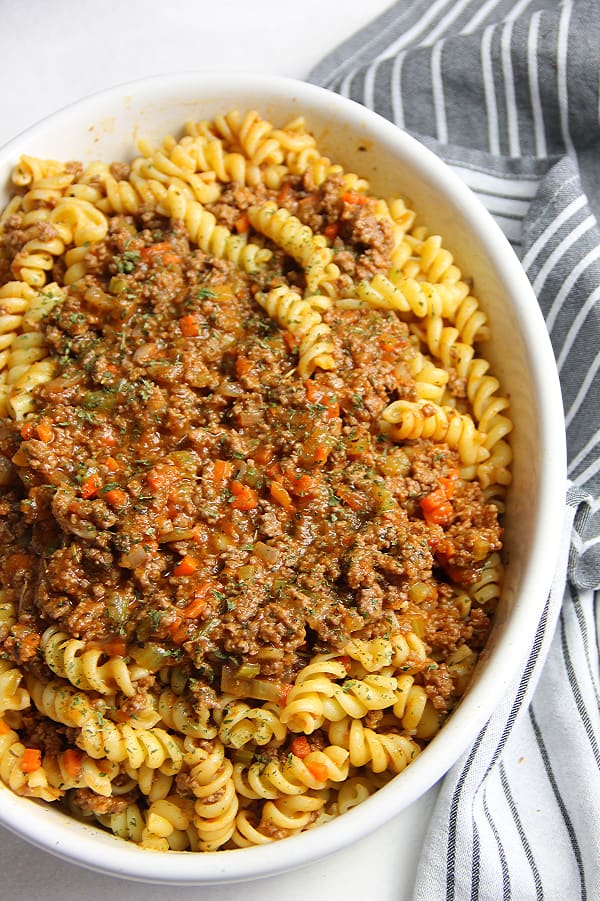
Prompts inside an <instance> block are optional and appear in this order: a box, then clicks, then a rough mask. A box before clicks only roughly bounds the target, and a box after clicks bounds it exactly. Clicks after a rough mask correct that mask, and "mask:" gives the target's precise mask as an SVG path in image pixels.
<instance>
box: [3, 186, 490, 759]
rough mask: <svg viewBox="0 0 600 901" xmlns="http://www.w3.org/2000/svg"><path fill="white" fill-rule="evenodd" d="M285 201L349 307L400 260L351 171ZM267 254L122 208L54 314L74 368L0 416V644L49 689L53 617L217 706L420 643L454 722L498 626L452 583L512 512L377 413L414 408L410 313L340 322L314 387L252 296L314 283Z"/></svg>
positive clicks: (235, 203) (453, 460)
mask: <svg viewBox="0 0 600 901" xmlns="http://www.w3.org/2000/svg"><path fill="white" fill-rule="evenodd" d="M269 193H270V192H269V191H267V189H265V188H262V187H261V188H259V189H249V188H242V187H240V186H233V187H231V188H228V189H226V190H225V191H224V192H223V194H222V196H221V198H220V200H219V202H218V203H216V204H214V206H213V210H214V212H215V213H216V214H217V215H218V217H219V220H220V221H222V222H224V223H226V224H228V225H229V226H230V227H231V228H235V227H236V223H238V224H239V222H240V217H243V215H244V213H245V211H246V210H247V208H248V207H249V206H250V204H251V203H255V202H257V199H258V200H259V201H262V200H263V199H264V198H265V197H268V196H269ZM279 201H280V202H281V203H283V205H285V206H287V208H288V209H289V210H290V211H292V212H293V213H294V214H295V215H297V216H299V217H300V218H301V219H302V220H303V221H305V222H307V223H309V224H311V226H312V227H313V228H321V229H323V228H325V229H326V228H327V226H328V225H332V224H333V223H335V229H333V230H332V229H330V234H331V236H332V237H333V238H334V242H333V247H334V250H335V254H336V256H335V257H334V260H336V262H337V263H338V264H339V269H340V273H341V274H340V282H339V286H338V287H339V288H340V289H341V290H342V293H343V287H344V284H345V281H348V279H350V278H356V277H358V278H362V277H366V276H369V275H373V274H376V273H377V272H380V271H381V272H384V271H386V270H387V269H389V265H390V256H389V255H390V250H391V240H390V236H389V234H388V233H387V232H386V228H385V224H384V223H383V224H382V223H381V222H380V221H379V220H377V219H376V218H375V216H374V215H373V209H372V207H371V206H370V205H369V204H367V205H360V206H358V205H357V204H355V203H352V202H351V201H345V200H340V191H339V184H338V183H336V177H335V176H334V177H333V178H331V179H329V180H328V181H326V182H325V184H324V185H323V186H321V187H320V188H318V189H317V188H315V186H314V185H313V184H311V182H310V179H309V178H304V179H301V178H296V179H290V180H289V183H288V184H286V190H285V192H284V193H283V196H280V197H279ZM241 221H242V222H243V219H242V220H241ZM18 226H19V222H18V216H17V217H15V218H14V221H12V222H9V223H8V228H7V229H6V234H7V235H8V236H9V238H7V237H5V238H4V240H5V245H6V243H7V242H8V241H9V240H10V242H12V245H15V244H16V245H18V242H19V238H18V235H19V227H18ZM242 227H244V226H242ZM12 245H11V247H10V251H11V253H12V252H14V249H15V248H14V246H12ZM273 249H274V254H273V258H272V260H271V261H270V263H269V265H268V266H266V267H263V268H262V269H261V270H260V272H259V273H258V274H255V275H248V274H245V273H242V272H240V271H239V270H238V269H237V268H236V267H234V266H233V265H232V264H230V263H227V262H224V261H223V260H219V259H216V258H214V257H212V256H210V255H207V254H205V253H203V252H202V251H201V250H199V249H197V248H195V247H193V246H191V245H190V242H189V240H188V238H187V236H186V233H185V230H184V228H183V225H182V223H181V222H178V221H173V220H168V219H166V218H165V217H162V216H159V215H157V214H156V213H154V212H152V211H150V210H147V211H144V212H142V213H141V214H140V215H136V216H118V215H114V216H112V217H111V218H110V223H109V233H108V236H107V238H106V239H105V240H104V241H103V242H101V243H100V244H98V245H97V246H96V247H94V248H93V249H92V250H91V251H90V253H89V254H88V259H87V261H86V265H87V274H86V275H85V276H84V277H83V278H81V279H79V280H78V281H77V282H75V283H74V284H73V285H71V286H70V287H69V288H68V289H67V290H66V295H65V298H64V300H62V301H61V303H59V304H56V305H55V306H54V307H53V308H52V309H51V310H50V312H49V313H48V314H47V315H46V317H45V318H44V319H43V320H42V322H41V326H40V327H41V329H42V331H43V333H44V336H45V339H46V342H47V344H48V346H49V348H50V352H51V353H52V354H53V355H54V356H55V357H56V358H57V360H58V361H59V372H58V374H57V375H56V376H55V378H54V379H53V380H52V381H50V382H48V383H47V384H45V385H42V386H41V387H39V388H38V389H37V390H36V397H35V400H36V412H35V414H34V415H33V416H32V417H30V418H28V419H27V420H26V421H25V422H24V423H23V422H21V423H15V422H12V421H9V420H4V421H3V422H2V426H1V431H0V451H1V453H2V454H3V455H4V458H5V459H6V460H7V461H11V463H10V471H11V478H10V480H9V482H8V485H7V487H6V490H5V491H4V493H3V497H2V500H1V502H0V503H1V512H2V519H1V521H0V530H1V531H2V541H1V544H0V573H1V576H0V578H1V580H2V581H1V585H2V589H3V591H4V596H5V597H7V598H8V599H9V600H14V601H15V602H16V604H17V606H18V620H17V622H16V623H14V624H12V625H10V626H7V627H5V628H4V634H1V635H0V639H2V651H3V654H4V655H5V656H6V657H8V658H9V659H11V660H13V661H14V662H15V663H16V664H18V665H19V666H23V667H26V668H27V667H29V668H31V670H32V672H34V673H36V674H37V675H38V676H39V677H40V678H49V676H50V675H51V674H50V673H49V671H48V670H47V668H46V667H45V665H44V664H43V662H42V658H41V655H40V653H39V652H40V641H41V635H42V634H43V632H44V630H45V629H47V628H48V626H49V625H52V624H57V625H58V626H60V628H61V629H62V630H64V631H65V632H66V633H68V634H69V635H70V636H73V637H75V638H78V639H81V640H82V641H83V642H85V645H86V646H87V647H96V648H100V649H102V650H104V651H105V653H106V655H107V657H109V656H114V655H115V654H116V655H120V656H123V657H125V658H128V659H133V660H139V661H141V662H143V664H144V665H147V666H148V665H149V661H150V664H151V665H149V668H150V669H152V670H153V671H155V672H156V671H157V670H158V669H159V668H161V669H163V668H165V667H166V668H169V667H178V668H179V669H180V670H181V671H183V672H184V673H185V674H186V675H187V676H188V677H192V682H190V683H189V684H190V685H192V686H193V692H194V696H195V698H196V702H197V703H198V705H200V706H202V705H204V706H206V705H208V706H211V705H212V706H214V705H217V704H218V698H219V692H220V691H221V689H222V688H223V687H224V686H228V687H230V688H231V686H232V685H235V683H236V679H237V680H242V683H243V684H247V679H248V677H251V678H252V679H254V680H256V679H258V680H259V682H261V681H262V682H267V683H273V685H274V686H276V687H277V690H278V691H279V690H281V689H282V688H283V687H285V686H286V685H289V684H290V683H291V682H292V681H293V680H294V678H295V676H296V675H297V673H298V671H299V670H300V669H301V668H302V667H303V666H305V665H306V664H307V663H308V662H309V661H310V660H311V659H312V658H313V657H314V655H315V654H318V653H322V652H332V651H333V652H335V653H340V654H341V653H342V651H343V648H344V646H345V645H346V644H347V642H348V641H349V639H350V638H363V639H370V638H375V637H385V636H389V635H390V634H391V633H392V632H397V631H400V632H406V633H409V632H416V633H417V634H418V635H420V636H421V637H422V639H423V641H424V642H425V644H426V647H427V649H428V653H429V657H430V662H431V661H432V662H433V665H430V666H429V667H428V668H427V669H426V670H424V671H423V672H422V673H420V674H419V677H418V678H419V680H420V682H422V684H423V685H424V686H425V687H426V690H427V693H428V696H429V697H430V698H431V699H432V701H433V703H434V705H435V706H436V708H437V709H438V710H440V711H442V712H443V711H446V710H448V709H449V708H450V707H451V706H452V703H453V699H454V698H455V697H456V695H457V693H458V687H457V685H456V684H455V683H456V679H455V678H454V677H453V676H452V675H451V674H450V673H449V671H448V670H447V669H446V668H445V666H444V661H445V660H446V659H447V657H448V655H449V654H451V653H452V652H453V651H456V649H457V648H460V647H461V646H463V645H464V644H465V643H468V645H469V647H470V648H471V649H473V650H475V651H477V650H479V649H480V648H481V647H482V646H483V644H484V643H485V640H486V637H487V634H488V629H489V620H488V617H487V615H486V613H485V611H484V609H483V608H482V607H477V606H473V608H472V609H471V610H470V611H469V612H468V614H467V615H466V616H464V615H462V613H461V611H460V609H459V608H458V607H457V604H456V592H457V589H461V588H465V589H468V587H469V586H470V585H473V584H474V583H475V582H476V581H477V579H478V577H479V576H480V573H481V568H482V566H483V564H484V561H485V560H486V559H487V558H488V557H489V555H490V554H491V553H492V552H494V551H496V550H498V549H499V548H500V547H501V528H500V526H499V524H498V519H497V512H496V508H495V507H494V506H493V505H491V504H489V503H487V502H486V500H485V498H484V496H483V492H482V491H481V489H480V488H479V486H478V484H477V483H476V482H471V481H464V480H463V479H462V478H461V477H460V462H459V460H458V457H457V455H456V453H455V452H454V451H451V450H450V449H449V447H448V446H447V445H445V444H439V443H435V442H431V441H428V440H417V441H410V442H405V443H403V444H402V445H397V444H394V443H392V442H391V441H389V440H388V439H387V438H385V437H384V436H382V435H381V434H380V431H379V428H378V425H377V422H378V418H379V416H380V414H381V412H382V411H383V409H384V408H385V407H386V406H387V405H388V404H389V403H391V402H392V401H394V400H397V399H403V398H404V399H408V400H411V399H414V397H415V385H414V381H413V379H412V377H411V375H410V371H411V370H410V363H411V361H412V360H413V359H414V357H415V354H416V353H417V352H418V342H417V339H416V338H415V337H414V336H413V335H411V333H410V331H409V328H408V326H407V324H405V323H404V322H402V321H401V320H400V319H399V318H398V317H397V316H396V315H395V314H394V313H393V312H390V311H385V310H377V309H364V308H360V309H355V308H352V307H351V306H348V307H344V306H341V307H339V306H333V307H331V308H330V309H329V310H327V311H325V312H323V314H322V316H323V320H324V321H325V322H326V324H327V325H328V326H329V328H330V330H331V339H332V341H333V344H334V359H335V369H332V370H331V371H321V370H319V369H316V370H315V372H314V373H313V374H312V375H311V377H310V378H308V379H301V378H299V376H298V374H297V371H296V364H297V360H298V346H297V345H298V342H297V340H296V338H295V337H294V335H293V334H291V333H290V332H288V331H283V330H282V329H280V327H279V326H278V325H277V323H276V322H275V321H273V320H272V319H271V318H270V317H269V316H268V315H267V314H266V313H265V312H264V310H263V309H261V307H260V306H259V305H258V304H257V302H256V300H255V295H256V293H257V292H258V291H268V290H270V289H271V288H272V287H275V286H277V285H279V284H289V285H296V286H299V287H300V289H302V279H303V274H302V271H301V269H300V268H299V267H298V266H297V265H296V264H295V263H294V262H293V260H290V259H289V258H288V257H285V256H284V254H283V253H282V252H281V251H280V250H278V249H277V248H273ZM62 274H63V273H62V272H61V271H60V263H59V264H57V268H56V270H55V272H54V273H53V275H54V276H55V278H56V279H57V280H58V281H60V279H61V276H62ZM450 384H451V386H452V384H453V383H452V380H451V382H450ZM454 390H455V391H456V396H457V397H460V395H461V391H462V389H461V386H460V383H459V381H458V380H457V381H456V384H455V389H454ZM6 465H8V464H6ZM5 468H6V466H5ZM444 483H446V484H449V483H451V484H452V496H451V501H450V509H449V511H448V512H447V514H446V515H445V517H444V518H443V519H442V520H441V521H432V520H428V518H427V516H426V515H425V514H424V507H423V501H424V499H425V498H426V497H427V496H428V495H430V494H431V493H432V492H434V491H435V490H436V489H439V486H440V484H444ZM257 684H258V683H257ZM140 691H142V689H140ZM260 696H261V695H260V694H259V695H258V697H260ZM123 703H125V704H129V705H131V703H132V702H131V699H126V700H124V702H123ZM60 728H61V727H56V729H55V730H54V731H53V733H52V735H51V736H49V738H48V744H49V745H52V744H53V743H55V742H56V730H57V729H58V731H59V732H60ZM36 734H39V730H38V731H37V732H36V730H35V729H32V735H33V736H34V737H35V735H36Z"/></svg>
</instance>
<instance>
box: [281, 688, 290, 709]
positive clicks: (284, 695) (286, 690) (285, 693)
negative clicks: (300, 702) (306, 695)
mask: <svg viewBox="0 0 600 901" xmlns="http://www.w3.org/2000/svg"><path fill="white" fill-rule="evenodd" d="M291 690H292V686H291V684H290V685H283V686H282V688H281V691H280V692H279V704H280V705H281V707H285V705H286V704H287V699H288V695H289V693H290V691H291Z"/></svg>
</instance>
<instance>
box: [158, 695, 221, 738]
mask: <svg viewBox="0 0 600 901" xmlns="http://www.w3.org/2000/svg"><path fill="white" fill-rule="evenodd" d="M158 713H159V715H160V717H161V718H162V720H163V722H164V723H165V724H166V725H167V726H168V728H169V729H173V730H175V731H176V732H181V733H182V735H192V736H194V737H195V738H214V737H215V735H216V734H217V730H216V727H215V726H213V725H209V723H208V719H209V711H208V710H202V711H200V712H198V711H197V710H196V709H195V708H194V707H193V706H192V703H191V702H190V700H189V699H187V698H182V697H180V696H179V695H177V694H175V692H174V691H173V689H171V688H165V689H164V690H163V691H161V693H160V695H159V697H158Z"/></svg>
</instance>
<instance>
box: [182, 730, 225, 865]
mask: <svg viewBox="0 0 600 901" xmlns="http://www.w3.org/2000/svg"><path fill="white" fill-rule="evenodd" d="M186 748H188V749H189V750H187V753H186V758H185V760H186V764H187V766H189V767H190V779H191V786H192V791H193V793H194V796H195V798H196V801H195V803H194V825H195V827H196V830H197V832H198V838H199V847H200V850H202V851H216V850H217V848H220V847H221V846H222V845H224V844H225V843H226V842H227V841H229V839H230V838H231V836H232V834H233V830H234V828H235V816H236V814H237V811H238V796H237V792H236V790H235V784H234V781H233V778H232V776H233V764H232V763H231V761H230V760H229V759H228V758H227V757H225V750H224V747H223V744H222V743H221V742H220V741H219V740H218V739H217V740H215V741H214V742H213V743H212V744H211V743H209V742H206V743H204V744H203V745H201V746H191V747H190V744H189V740H187V741H186Z"/></svg>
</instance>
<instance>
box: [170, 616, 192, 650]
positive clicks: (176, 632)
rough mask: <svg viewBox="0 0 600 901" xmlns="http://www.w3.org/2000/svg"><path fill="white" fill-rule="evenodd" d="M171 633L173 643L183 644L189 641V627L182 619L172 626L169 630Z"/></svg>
mask: <svg viewBox="0 0 600 901" xmlns="http://www.w3.org/2000/svg"><path fill="white" fill-rule="evenodd" d="M169 633H170V635H171V641H172V642H174V643H175V644H183V642H184V641H187V638H188V631H187V626H186V624H185V623H184V622H183V621H182V620H181V619H177V620H176V621H175V622H174V623H173V624H172V625H171V627H170V628H169Z"/></svg>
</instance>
